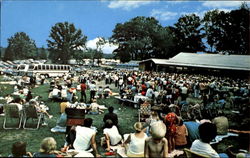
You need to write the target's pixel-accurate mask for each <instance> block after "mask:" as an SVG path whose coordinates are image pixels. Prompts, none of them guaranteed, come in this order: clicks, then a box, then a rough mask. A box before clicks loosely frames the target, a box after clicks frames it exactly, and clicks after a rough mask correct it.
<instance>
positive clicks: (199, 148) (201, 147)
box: [190, 122, 228, 157]
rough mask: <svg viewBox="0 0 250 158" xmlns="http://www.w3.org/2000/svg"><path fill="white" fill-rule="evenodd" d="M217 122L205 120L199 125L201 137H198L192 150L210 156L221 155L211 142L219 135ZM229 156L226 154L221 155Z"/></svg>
mask: <svg viewBox="0 0 250 158" xmlns="http://www.w3.org/2000/svg"><path fill="white" fill-rule="evenodd" d="M216 130H217V129H216V126H215V124H212V123H209V122H205V123H203V124H201V125H200V126H199V134H200V139H196V140H195V141H194V142H193V143H192V146H191V148H190V150H192V151H194V152H196V153H199V154H203V155H206V156H209V157H220V156H219V154H218V153H217V152H216V151H215V150H214V149H213V148H212V147H211V145H210V144H209V143H210V142H211V141H212V140H213V139H214V138H215V137H216V135H217V132H216ZM221 156H223V157H228V156H227V155H226V154H223V155H221Z"/></svg>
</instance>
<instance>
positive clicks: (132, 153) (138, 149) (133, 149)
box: [124, 122, 148, 157]
mask: <svg viewBox="0 0 250 158" xmlns="http://www.w3.org/2000/svg"><path fill="white" fill-rule="evenodd" d="M134 129H135V133H131V134H130V135H129V136H128V138H127V140H126V141H125V142H124V146H125V148H126V150H127V156H128V157H143V156H144V146H145V140H146V138H147V137H148V136H147V134H146V133H145V128H143V125H142V123H141V122H136V123H135V124H134ZM127 144H128V146H127Z"/></svg>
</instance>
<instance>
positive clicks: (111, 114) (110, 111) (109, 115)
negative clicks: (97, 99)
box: [103, 106, 118, 127]
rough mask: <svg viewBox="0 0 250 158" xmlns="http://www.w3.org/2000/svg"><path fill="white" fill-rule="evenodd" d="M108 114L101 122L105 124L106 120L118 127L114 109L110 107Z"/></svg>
mask: <svg viewBox="0 0 250 158" xmlns="http://www.w3.org/2000/svg"><path fill="white" fill-rule="evenodd" d="M108 111H109V113H107V114H105V115H104V117H103V122H104V123H105V122H106V121H107V120H108V119H110V120H111V121H112V122H113V125H115V126H116V127H118V117H117V114H115V113H114V107H112V106H110V107H109V108H108Z"/></svg>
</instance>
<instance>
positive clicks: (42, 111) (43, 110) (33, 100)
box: [29, 99, 53, 119]
mask: <svg viewBox="0 0 250 158" xmlns="http://www.w3.org/2000/svg"><path fill="white" fill-rule="evenodd" d="M29 105H32V106H35V107H36V111H37V112H41V113H44V114H45V115H47V116H48V118H50V119H51V118H52V117H53V116H52V115H50V114H49V113H48V112H47V111H46V107H45V106H43V107H41V106H40V105H39V103H38V102H37V101H36V100H35V99H31V100H30V101H29Z"/></svg>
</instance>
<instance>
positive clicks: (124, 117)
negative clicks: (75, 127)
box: [0, 85, 137, 156]
mask: <svg viewBox="0 0 250 158" xmlns="http://www.w3.org/2000/svg"><path fill="white" fill-rule="evenodd" d="M3 87H5V88H3ZM0 89H1V91H0V96H5V95H6V94H10V93H11V92H12V91H13V86H9V85H0ZM48 90H49V85H41V86H39V87H36V88H34V89H32V90H31V91H32V93H33V96H37V95H39V96H41V97H42V98H41V99H40V100H42V101H44V102H45V104H46V105H47V106H49V108H50V110H49V113H50V114H51V115H53V116H54V117H53V118H52V119H51V120H49V119H47V122H48V126H41V127H40V128H39V129H38V130H24V129H18V130H15V129H13V130H4V129H3V127H2V125H3V120H4V117H3V116H1V117H0V155H1V156H8V155H9V154H10V153H11V146H12V144H13V143H14V142H16V141H19V140H21V141H25V142H27V151H30V152H32V153H34V152H37V151H38V150H39V148H40V143H41V141H42V140H43V139H44V138H45V137H54V138H55V140H56V141H57V147H58V149H60V147H62V146H63V145H64V139H65V134H63V133H52V132H50V129H51V128H53V127H54V126H55V125H56V121H57V119H58V118H59V116H60V114H59V112H60V106H59V104H60V103H59V102H51V101H49V100H48ZM78 96H80V93H79V92H78ZM87 98H88V99H89V93H87ZM98 103H99V104H100V105H106V106H107V107H109V106H113V107H114V108H115V113H117V114H118V119H119V127H120V131H121V134H125V133H130V132H133V124H134V123H135V122H136V121H137V110H136V109H134V108H132V107H128V106H126V107H122V106H121V105H120V104H118V101H117V100H116V99H115V98H114V97H111V98H108V99H99V100H98ZM119 108H120V110H119ZM106 112H107V110H105V113H106ZM103 116H104V114H100V115H86V116H85V118H87V117H90V118H92V119H93V120H94V121H93V126H95V127H97V129H98V133H97V137H96V141H97V145H98V150H99V152H100V153H102V152H104V149H103V148H102V147H100V138H101V137H102V136H103V131H102V129H101V127H102V126H103V121H102V119H103Z"/></svg>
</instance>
